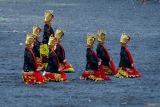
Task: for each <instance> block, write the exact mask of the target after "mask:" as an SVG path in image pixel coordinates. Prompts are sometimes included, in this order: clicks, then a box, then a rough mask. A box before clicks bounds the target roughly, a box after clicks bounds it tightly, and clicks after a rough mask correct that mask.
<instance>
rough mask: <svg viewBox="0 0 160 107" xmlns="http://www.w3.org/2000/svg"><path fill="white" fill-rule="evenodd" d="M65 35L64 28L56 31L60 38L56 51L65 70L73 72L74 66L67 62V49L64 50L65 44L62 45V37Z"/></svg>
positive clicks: (57, 36)
mask: <svg viewBox="0 0 160 107" xmlns="http://www.w3.org/2000/svg"><path fill="white" fill-rule="evenodd" d="M63 36H64V32H63V30H62V29H57V30H56V32H55V37H56V38H57V40H58V44H57V48H56V50H55V52H56V54H57V56H58V59H59V63H60V66H61V67H62V68H63V69H64V72H66V73H72V72H74V68H73V66H72V65H71V64H68V63H67V59H66V58H65V50H64V48H63V46H62V45H61V39H62V37H63Z"/></svg>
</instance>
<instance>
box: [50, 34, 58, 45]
mask: <svg viewBox="0 0 160 107" xmlns="http://www.w3.org/2000/svg"><path fill="white" fill-rule="evenodd" d="M56 44H57V38H56V37H54V36H53V34H52V35H51V36H50V38H49V41H48V45H49V46H55V45H56Z"/></svg>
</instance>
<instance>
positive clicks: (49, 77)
mask: <svg viewBox="0 0 160 107" xmlns="http://www.w3.org/2000/svg"><path fill="white" fill-rule="evenodd" d="M45 78H46V80H48V81H49V80H52V81H54V80H55V77H54V75H53V74H52V73H50V72H47V73H46V74H45Z"/></svg>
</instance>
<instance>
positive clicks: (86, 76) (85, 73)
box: [82, 71, 90, 78]
mask: <svg viewBox="0 0 160 107" xmlns="http://www.w3.org/2000/svg"><path fill="white" fill-rule="evenodd" d="M89 75H90V74H89V72H86V71H84V72H83V74H82V77H83V78H88V77H89Z"/></svg>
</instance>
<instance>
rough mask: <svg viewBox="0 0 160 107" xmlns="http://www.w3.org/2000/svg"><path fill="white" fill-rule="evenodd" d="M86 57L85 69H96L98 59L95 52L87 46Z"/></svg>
mask: <svg viewBox="0 0 160 107" xmlns="http://www.w3.org/2000/svg"><path fill="white" fill-rule="evenodd" d="M86 58H87V64H86V70H95V71H97V70H98V62H99V59H98V57H97V55H96V53H95V52H94V51H93V50H92V49H91V48H87V53H86Z"/></svg>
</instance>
